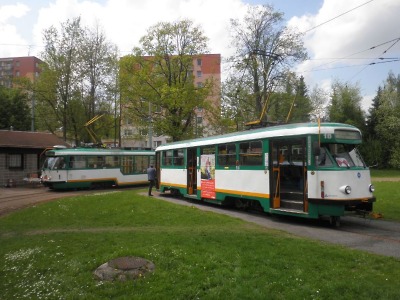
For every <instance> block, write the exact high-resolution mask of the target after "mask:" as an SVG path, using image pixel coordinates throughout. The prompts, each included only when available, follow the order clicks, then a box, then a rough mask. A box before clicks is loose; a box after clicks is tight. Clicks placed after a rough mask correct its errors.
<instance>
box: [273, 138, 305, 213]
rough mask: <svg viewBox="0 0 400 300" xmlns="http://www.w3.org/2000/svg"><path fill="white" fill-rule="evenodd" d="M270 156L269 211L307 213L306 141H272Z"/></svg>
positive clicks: (298, 139) (291, 139) (301, 139)
mask: <svg viewBox="0 0 400 300" xmlns="http://www.w3.org/2000/svg"><path fill="white" fill-rule="evenodd" d="M270 156H271V157H270V162H271V166H270V168H271V170H270V171H271V172H270V174H271V177H270V182H271V186H270V194H271V208H273V209H280V210H284V211H290V212H298V213H299V212H307V211H308V201H307V165H306V156H307V151H306V139H305V138H287V139H273V140H271V143H270Z"/></svg>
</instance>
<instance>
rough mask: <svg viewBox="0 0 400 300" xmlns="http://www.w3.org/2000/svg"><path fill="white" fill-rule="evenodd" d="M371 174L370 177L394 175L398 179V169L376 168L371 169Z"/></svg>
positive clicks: (399, 174) (399, 171)
mask: <svg viewBox="0 0 400 300" xmlns="http://www.w3.org/2000/svg"><path fill="white" fill-rule="evenodd" d="M371 176H372V177H395V178H399V179H400V170H395V169H385V170H378V169H371Z"/></svg>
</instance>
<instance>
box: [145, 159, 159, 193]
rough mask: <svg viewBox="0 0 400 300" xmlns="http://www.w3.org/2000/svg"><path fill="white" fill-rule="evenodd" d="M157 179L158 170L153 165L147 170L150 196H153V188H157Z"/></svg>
mask: <svg viewBox="0 0 400 300" xmlns="http://www.w3.org/2000/svg"><path fill="white" fill-rule="evenodd" d="M156 177H157V172H156V169H155V168H154V166H153V165H150V167H149V168H148V169H147V178H148V180H149V196H153V195H152V194H151V190H152V189H153V186H155V183H156Z"/></svg>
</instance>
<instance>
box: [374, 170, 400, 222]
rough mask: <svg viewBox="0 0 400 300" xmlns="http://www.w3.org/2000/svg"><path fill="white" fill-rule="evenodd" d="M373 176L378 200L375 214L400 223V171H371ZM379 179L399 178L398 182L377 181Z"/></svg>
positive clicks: (375, 205)
mask: <svg viewBox="0 0 400 300" xmlns="http://www.w3.org/2000/svg"><path fill="white" fill-rule="evenodd" d="M371 176H372V182H373V184H374V186H375V193H374V195H375V197H376V199H377V201H376V202H375V204H374V212H377V213H378V212H379V213H382V214H383V217H384V218H385V219H387V220H394V221H397V222H400V189H399V184H400V170H374V169H371ZM377 178H398V181H397V182H395V181H394V182H393V181H377V180H376V179H377Z"/></svg>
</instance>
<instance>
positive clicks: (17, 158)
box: [8, 154, 24, 170]
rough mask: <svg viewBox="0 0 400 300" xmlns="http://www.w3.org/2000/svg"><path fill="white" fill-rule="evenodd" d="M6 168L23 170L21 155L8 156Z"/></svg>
mask: <svg viewBox="0 0 400 300" xmlns="http://www.w3.org/2000/svg"><path fill="white" fill-rule="evenodd" d="M8 168H9V169H21V170H22V169H23V168H24V157H23V155H22V154H8Z"/></svg>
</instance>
